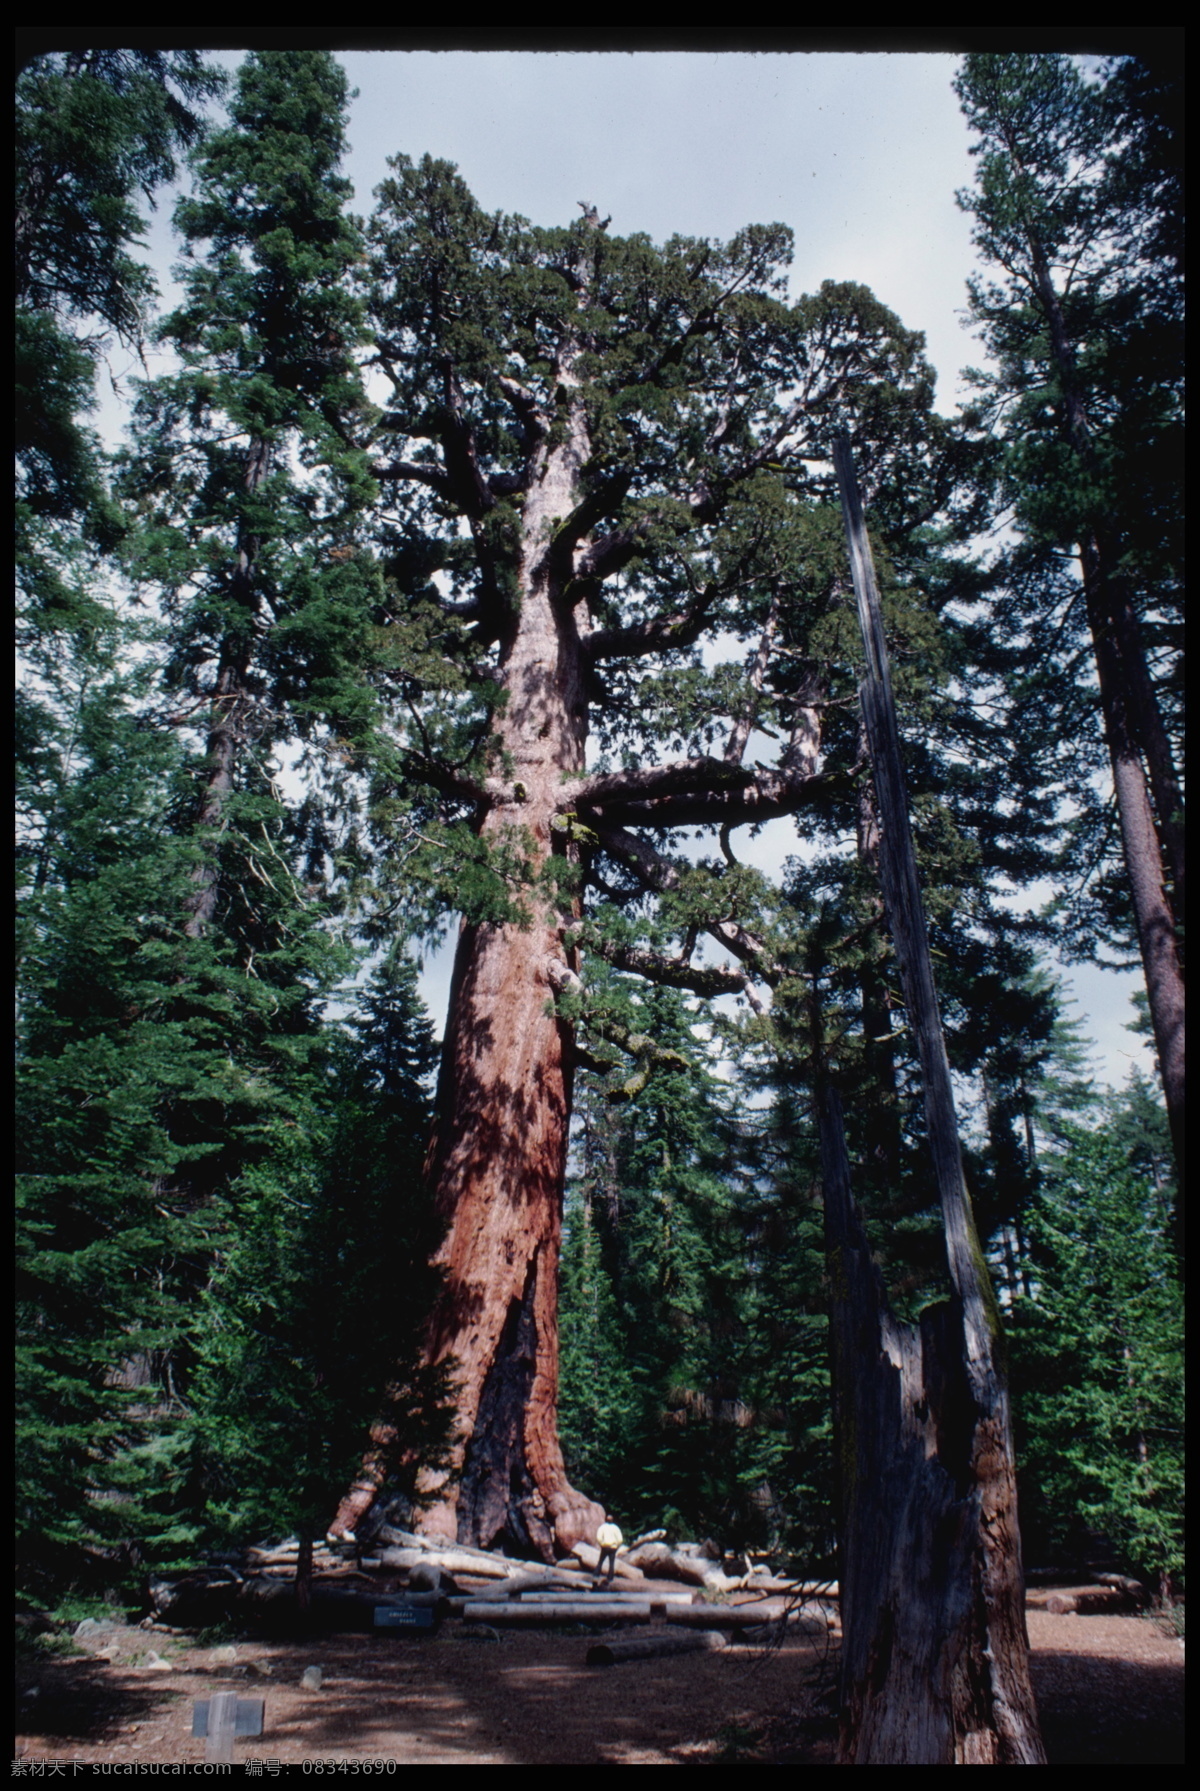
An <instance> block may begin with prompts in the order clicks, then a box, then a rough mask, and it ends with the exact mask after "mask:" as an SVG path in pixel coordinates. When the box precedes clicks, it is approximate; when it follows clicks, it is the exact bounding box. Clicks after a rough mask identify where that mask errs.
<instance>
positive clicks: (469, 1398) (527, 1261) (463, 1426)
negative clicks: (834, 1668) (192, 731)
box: [333, 352, 604, 1559]
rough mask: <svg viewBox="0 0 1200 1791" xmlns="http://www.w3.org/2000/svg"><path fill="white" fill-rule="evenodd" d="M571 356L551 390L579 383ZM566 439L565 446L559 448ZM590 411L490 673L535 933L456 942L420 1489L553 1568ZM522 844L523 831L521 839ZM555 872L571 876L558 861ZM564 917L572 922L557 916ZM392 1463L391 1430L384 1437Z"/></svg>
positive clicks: (433, 1513)
mask: <svg viewBox="0 0 1200 1791" xmlns="http://www.w3.org/2000/svg"><path fill="white" fill-rule="evenodd" d="M572 361H573V353H572V352H567V353H565V354H564V356H563V360H562V362H561V363H560V369H559V384H560V386H561V387H566V388H567V390H568V391H569V390H570V389H571V388H572V387H573V386H574V385H575V380H574V377H573V367H572ZM555 437H557V439H555ZM588 451H589V449H588V441H587V429H586V422H585V418H584V414H583V406H582V404H581V403H580V402H579V401H578V400H577V399H575V400H572V401H571V402H570V404H569V405H568V407H567V417H566V421H565V426H564V427H562V428H561V434H559V432H558V431H556V432H555V436H551V434H550V433H549V432H547V434H546V436H545V437H544V438H543V440H542V442H541V444H540V445H539V447H538V449H537V453H536V461H535V467H534V472H533V477H532V479H531V481H530V487H529V490H528V492H527V494H526V496H525V498H524V503H523V506H522V514H521V525H520V540H519V545H518V548H517V552H516V555H515V564H514V568H513V569H514V572H515V574H516V579H517V584H518V589H519V601H518V604H517V605H516V606H515V610H514V613H513V615H512V620H511V623H510V627H509V630H508V632H507V638H506V639H505V641H504V643H503V646H502V651H501V658H500V667H499V670H500V677H501V681H502V687H503V690H504V693H505V699H506V700H505V701H504V702H502V703H501V704H500V705H499V706H498V711H497V715H496V718H495V721H494V734H495V738H496V743H497V746H498V748H499V754H498V756H497V762H498V763H502V764H503V766H504V778H503V785H504V788H503V793H497V794H493V796H492V798H491V800H490V802H489V804H488V807H487V811H486V814H485V816H484V819H483V822H482V827H481V832H482V835H483V837H484V839H486V840H489V841H494V842H499V841H501V840H503V838H504V836H505V834H506V833H508V834H509V835H510V837H511V839H512V841H513V843H515V844H518V845H520V846H521V847H522V848H523V850H524V851H525V852H526V854H527V855H528V861H529V863H530V866H531V871H532V875H531V877H530V879H529V880H528V882H527V883H526V886H525V887H524V889H523V890H522V891H521V892H520V893H521V900H522V903H523V905H524V907H525V908H526V910H527V912H528V916H529V918H528V923H527V924H525V925H520V924H516V923H507V924H503V925H501V924H494V923H476V924H464V925H463V927H462V930H461V932H460V935H459V942H458V953H457V958H456V962H455V971H454V979H453V984H452V989H451V999H450V1014H449V1019H448V1023H447V1030H446V1041H445V1048H444V1054H443V1059H442V1069H441V1076H440V1080H439V1087H438V1102H437V1120H436V1128H435V1133H434V1137H433V1141H432V1144H431V1146H430V1152H429V1173H430V1176H431V1180H432V1187H433V1192H434V1198H435V1201H436V1206H437V1212H438V1215H439V1217H440V1219H441V1220H442V1222H443V1224H444V1225H445V1227H446V1233H445V1239H444V1242H443V1244H442V1246H441V1248H440V1250H439V1251H438V1253H437V1255H436V1257H435V1259H434V1260H435V1262H436V1264H437V1265H438V1266H439V1267H440V1268H441V1269H442V1270H443V1272H444V1283H443V1287H442V1291H441V1293H440V1295H439V1298H438V1300H437V1303H436V1306H435V1309H434V1312H433V1315H432V1318H431V1320H430V1325H429V1331H428V1338H427V1343H426V1352H425V1357H426V1363H427V1365H429V1366H436V1365H440V1364H447V1365H449V1367H450V1368H451V1372H452V1375H453V1379H454V1387H455V1414H456V1434H455V1437H454V1441H453V1448H452V1457H451V1465H450V1470H449V1471H448V1472H442V1473H439V1474H436V1475H434V1474H429V1473H427V1474H425V1475H424V1476H423V1477H422V1480H421V1482H420V1490H421V1492H422V1493H423V1494H424V1495H425V1497H426V1498H427V1499H429V1500H430V1501H431V1502H430V1504H428V1505H427V1507H426V1508H425V1510H424V1511H423V1512H422V1513H421V1514H420V1515H419V1516H418V1519H417V1522H418V1525H419V1527H420V1528H421V1529H422V1530H423V1531H424V1532H425V1533H426V1534H428V1535H432V1536H442V1537H447V1538H449V1539H453V1540H457V1541H460V1542H466V1543H474V1544H479V1545H482V1546H484V1547H490V1546H492V1545H493V1544H499V1543H505V1542H507V1543H509V1544H510V1545H512V1546H513V1547H515V1548H517V1549H519V1550H521V1551H522V1552H525V1551H528V1550H529V1549H530V1548H532V1549H533V1551H534V1552H535V1553H537V1554H540V1555H542V1556H543V1557H545V1558H547V1559H553V1558H554V1556H555V1553H556V1552H558V1553H565V1552H566V1551H567V1550H568V1549H569V1548H570V1547H571V1546H572V1544H573V1543H575V1542H577V1541H579V1540H580V1539H583V1538H586V1539H588V1540H591V1539H592V1538H593V1537H594V1535H595V1531H596V1529H597V1528H598V1526H599V1525H600V1524H601V1523H603V1521H604V1511H603V1508H602V1507H601V1506H599V1505H597V1504H595V1503H594V1502H593V1501H591V1500H589V1499H587V1498H584V1497H583V1496H581V1495H580V1494H578V1493H576V1492H575V1491H574V1490H573V1489H572V1488H571V1487H570V1485H569V1484H568V1482H567V1478H566V1471H565V1468H564V1465H563V1459H562V1451H561V1449H560V1447H559V1442H558V1409H557V1408H558V1258H559V1241H560V1236H561V1227H562V1196H563V1182H564V1177H565V1174H566V1163H567V1144H568V1130H569V1124H570V1114H571V1089H572V1072H573V1053H574V1039H573V1029H572V1028H571V1026H570V1025H569V1024H568V1023H567V1022H566V1021H564V1020H562V1019H560V1018H559V1017H558V1016H557V1015H556V1014H555V1012H554V1001H555V994H556V983H557V984H558V985H559V986H561V983H562V982H563V980H564V973H569V972H572V971H574V969H575V964H574V961H573V954H572V952H571V951H570V950H569V948H568V945H567V942H566V932H567V928H568V925H569V922H570V920H571V919H572V918H574V914H573V911H572V903H571V899H570V898H569V897H567V896H564V897H563V898H562V899H561V900H557V899H556V897H555V893H554V890H553V887H552V883H553V878H549V879H547V880H546V881H539V878H541V877H542V875H543V874H544V873H546V872H549V871H552V870H553V868H554V867H553V866H552V865H551V863H550V860H551V859H552V858H553V857H554V856H556V855H557V854H558V853H559V852H560V851H561V850H562V842H563V841H564V839H565V836H563V835H561V834H559V835H556V834H555V831H554V826H553V823H554V820H555V818H556V816H557V814H558V811H559V810H560V809H561V807H562V805H563V796H564V789H563V786H564V780H565V779H567V778H572V777H574V778H578V777H579V776H580V775H581V774H582V772H583V768H584V745H585V740H586V733H587V700H586V696H585V692H584V661H583V652H582V646H581V640H580V631H579V624H578V622H577V618H576V611H575V608H574V606H573V604H572V603H571V601H570V600H569V599H567V598H566V597H565V596H564V592H565V588H566V585H567V584H568V583H569V582H570V579H571V577H572V574H573V569H574V563H573V555H572V554H571V553H567V554H565V555H564V554H563V553H562V551H561V547H560V546H559V545H557V544H556V541H555V535H556V531H557V529H558V528H559V526H560V525H561V524H562V522H563V521H564V520H565V519H566V518H567V517H568V516H569V515H571V513H572V512H573V511H574V510H575V509H576V506H577V505H578V503H579V499H580V491H579V469H580V467H581V466H582V465H583V463H584V461H585V459H586V457H587V453H588ZM514 830H517V831H516V832H514ZM562 868H563V869H564V870H566V861H565V859H564V860H563V865H562ZM564 907H565V908H566V909H567V912H566V913H565V914H564V913H563V912H562V909H563V908H564ZM377 1435H378V1440H379V1441H380V1442H381V1443H382V1444H384V1445H386V1443H387V1442H388V1440H389V1438H388V1435H387V1433H386V1431H381V1432H379V1433H377ZM384 1460H385V1452H384V1451H383V1450H380V1451H378V1452H377V1453H376V1454H375V1456H374V1457H368V1460H367V1462H366V1464H365V1470H366V1471H365V1473H364V1476H363V1478H362V1480H361V1481H360V1483H359V1484H358V1485H357V1486H356V1487H355V1488H353V1489H352V1490H351V1492H350V1493H349V1494H348V1496H347V1498H346V1499H345V1500H344V1501H343V1503H342V1505H341V1507H340V1509H339V1511H338V1513H337V1516H336V1518H335V1520H334V1526H333V1528H334V1531H335V1532H343V1531H345V1530H352V1529H353V1528H354V1526H355V1524H356V1523H357V1521H358V1520H359V1518H360V1517H361V1515H362V1513H363V1512H364V1511H365V1510H366V1509H367V1508H368V1507H369V1505H370V1504H371V1502H372V1501H373V1498H374V1496H375V1492H376V1490H377V1488H378V1485H379V1484H380V1480H381V1476H382V1472H383V1466H384Z"/></svg>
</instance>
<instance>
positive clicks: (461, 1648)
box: [15, 1609, 1183, 1776]
mask: <svg viewBox="0 0 1200 1791" xmlns="http://www.w3.org/2000/svg"><path fill="white" fill-rule="evenodd" d="M1029 1632H1030V1640H1031V1643H1032V1646H1033V1671H1034V1680H1035V1684H1036V1687H1037V1694H1038V1700H1039V1706H1040V1709H1041V1716H1042V1726H1043V1731H1044V1734H1045V1738H1046V1746H1047V1752H1048V1754H1049V1760H1050V1764H1052V1765H1084V1764H1092V1763H1096V1764H1099V1763H1100V1762H1101V1761H1103V1762H1104V1763H1105V1764H1107V1765H1130V1766H1132V1765H1139V1766H1141V1765H1146V1766H1149V1765H1161V1766H1168V1765H1179V1764H1182V1762H1183V1648H1182V1646H1181V1644H1180V1643H1179V1641H1177V1640H1176V1639H1175V1638H1174V1637H1171V1636H1167V1635H1164V1634H1162V1633H1161V1632H1160V1631H1159V1630H1158V1629H1157V1628H1156V1627H1155V1625H1154V1624H1153V1623H1152V1622H1151V1621H1150V1620H1149V1619H1147V1618H1143V1617H1135V1616H1109V1615H1104V1616H1082V1615H1081V1616H1075V1615H1071V1616H1052V1615H1050V1614H1049V1613H1048V1612H1046V1611H1044V1610H1037V1609H1031V1610H1030V1612H1029ZM498 1633H499V1639H498V1640H496V1639H494V1638H495V1637H496V1635H497V1634H498ZM638 1633H640V1634H642V1635H644V1634H646V1633H647V1632H646V1631H645V1629H642V1630H640V1631H639V1632H638ZM592 1639H594V1637H593V1635H592V1633H591V1632H590V1631H589V1632H588V1633H587V1634H585V1633H584V1632H583V1631H582V1630H580V1631H579V1632H577V1633H564V1632H562V1631H561V1630H560V1631H557V1632H555V1631H552V1630H538V1631H527V1630H522V1631H516V1630H508V1631H504V1632H503V1633H500V1632H496V1631H492V1632H491V1639H488V1638H485V1636H482V1635H480V1634H479V1633H478V1632H476V1633H474V1634H473V1633H472V1628H471V1626H469V1625H466V1624H463V1623H460V1622H448V1623H446V1624H445V1625H444V1627H443V1628H442V1629H441V1631H440V1633H439V1634H437V1635H436V1636H432V1637H428V1638H424V1639H422V1638H417V1637H414V1636H411V1635H407V1636H406V1635H404V1634H403V1633H395V1632H393V1633H391V1634H383V1635H381V1634H350V1635H336V1636H324V1637H320V1638H316V1639H313V1640H311V1641H303V1642H301V1641H296V1640H289V1641H280V1640H278V1639H272V1640H249V1639H242V1640H238V1641H236V1642H225V1643H222V1644H212V1643H211V1642H209V1641H208V1639H207V1638H196V1637H192V1636H189V1635H186V1634H184V1633H183V1632H179V1631H165V1630H163V1629H161V1628H155V1629H153V1630H147V1629H143V1628H131V1627H125V1626H122V1625H114V1626H112V1627H109V1628H102V1629H100V1630H98V1631H95V1632H93V1633H92V1634H90V1635H89V1636H88V1637H87V1638H86V1640H83V1641H81V1642H80V1643H77V1644H76V1646H77V1647H79V1648H81V1649H82V1650H84V1651H83V1652H78V1653H75V1654H72V1655H66V1654H50V1655H44V1656H38V1655H29V1654H26V1655H25V1656H24V1658H23V1659H22V1661H21V1663H20V1664H19V1667H18V1688H17V1689H18V1734H17V1745H16V1756H15V1757H16V1760H17V1762H18V1767H17V1770H20V1766H21V1765H25V1766H26V1767H27V1768H29V1769H33V1770H36V1768H37V1765H38V1763H40V1762H46V1763H49V1762H51V1761H56V1762H57V1761H64V1762H65V1761H80V1762H97V1763H99V1762H108V1763H115V1762H129V1763H134V1762H136V1763H139V1764H149V1763H151V1762H158V1763H165V1762H171V1763H180V1764H182V1763H186V1762H196V1763H199V1762H200V1761H202V1760H203V1758H204V1742H203V1741H202V1740H199V1739H194V1738H193V1736H192V1732H191V1730H192V1707H193V1702H194V1701H195V1700H196V1699H200V1698H211V1697H212V1695H213V1694H214V1693H215V1692H218V1691H232V1690H236V1691H237V1692H238V1694H239V1696H240V1697H244V1698H247V1699H250V1698H261V1699H263V1700H264V1701H265V1726H264V1731H263V1734H262V1736H261V1737H260V1738H258V1739H245V1740H243V1739H239V1740H238V1741H237V1742H236V1743H235V1745H234V1758H235V1761H238V1762H241V1763H242V1764H244V1765H246V1766H249V1768H250V1770H251V1772H252V1773H256V1774H258V1773H261V1774H263V1775H264V1776H270V1775H271V1773H272V1768H273V1767H274V1766H275V1764H276V1763H277V1762H278V1763H281V1764H288V1763H302V1762H308V1763H309V1765H310V1770H311V1767H312V1765H313V1764H315V1763H316V1762H318V1761H321V1762H325V1763H327V1762H331V1761H332V1762H337V1763H341V1762H347V1763H357V1765H356V1766H355V1765H350V1767H349V1769H350V1770H352V1771H354V1770H357V1771H358V1772H363V1771H365V1770H369V1769H371V1765H372V1764H373V1765H374V1770H376V1771H383V1772H387V1771H388V1770H389V1769H393V1770H394V1769H395V1768H396V1767H400V1766H452V1765H454V1766H456V1765H464V1766H489V1765H490V1766H501V1765H513V1766H518V1765H519V1766H525V1765H529V1766H550V1765H580V1766H582V1765H592V1764H596V1765H601V1764H603V1765H611V1766H704V1765H721V1764H730V1763H733V1762H735V1761H737V1762H742V1763H744V1764H747V1765H751V1764H756V1763H761V1764H764V1765H782V1764H808V1765H831V1764H833V1756H834V1741H835V1736H834V1725H833V1722H832V1719H831V1717H830V1715H829V1711H830V1707H831V1704H832V1695H831V1694H832V1687H833V1683H834V1673H835V1666H836V1647H837V1642H836V1635H835V1636H834V1637H832V1638H830V1639H829V1640H826V1639H824V1638H817V1639H816V1640H814V1639H813V1638H811V1637H797V1638H795V1639H791V1640H788V1641H787V1642H785V1643H784V1644H783V1646H782V1647H780V1648H779V1649H777V1650H776V1651H774V1652H772V1653H767V1654H764V1653H762V1652H760V1651H756V1650H754V1649H751V1648H748V1647H731V1648H728V1649H726V1650H724V1651H722V1652H719V1653H711V1654H693V1655H683V1656H678V1657H675V1658H667V1659H660V1660H644V1661H634V1662H629V1663H626V1664H624V1665H620V1666H615V1667H588V1666H586V1665H585V1664H584V1657H585V1655H586V1652H587V1648H588V1644H589V1641H590V1640H592ZM152 1651H153V1652H154V1654H155V1655H156V1656H157V1657H159V1658H160V1660H161V1661H165V1662H166V1666H163V1665H161V1664H159V1665H152V1664H150V1660H149V1657H150V1655H151V1652H152ZM310 1667H319V1668H320V1669H321V1684H320V1687H319V1688H318V1689H315V1690H313V1689H306V1688H305V1687H304V1686H302V1685H301V1683H300V1679H301V1674H302V1673H303V1672H304V1670H305V1669H306V1668H310ZM311 1677H312V1676H311V1675H310V1679H311ZM255 1762H258V1763H261V1764H258V1765H256V1764H254V1763H255ZM326 1770H328V1766H326Z"/></svg>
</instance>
